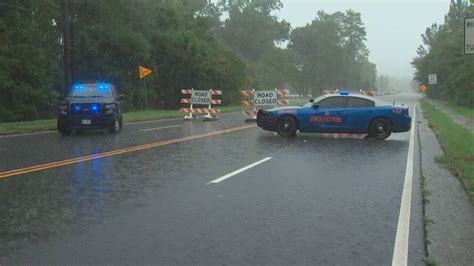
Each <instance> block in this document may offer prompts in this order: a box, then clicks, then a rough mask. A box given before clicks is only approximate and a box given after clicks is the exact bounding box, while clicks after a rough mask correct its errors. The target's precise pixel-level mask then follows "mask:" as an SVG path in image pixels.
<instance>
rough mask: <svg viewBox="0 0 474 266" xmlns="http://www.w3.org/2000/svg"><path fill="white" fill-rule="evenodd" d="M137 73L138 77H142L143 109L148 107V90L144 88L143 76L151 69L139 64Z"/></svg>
mask: <svg viewBox="0 0 474 266" xmlns="http://www.w3.org/2000/svg"><path fill="white" fill-rule="evenodd" d="M138 74H139V75H140V79H143V83H144V86H145V109H148V90H147V89H146V80H145V79H144V78H145V77H146V76H148V75H150V74H151V70H150V69H148V68H146V67H143V66H139V67H138Z"/></svg>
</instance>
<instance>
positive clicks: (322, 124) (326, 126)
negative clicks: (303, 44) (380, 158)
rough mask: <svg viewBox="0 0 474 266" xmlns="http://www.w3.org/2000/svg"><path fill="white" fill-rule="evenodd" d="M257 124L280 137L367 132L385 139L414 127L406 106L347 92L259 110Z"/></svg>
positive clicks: (377, 137) (374, 136)
mask: <svg viewBox="0 0 474 266" xmlns="http://www.w3.org/2000/svg"><path fill="white" fill-rule="evenodd" d="M257 125H258V126H259V127H261V128H263V129H264V130H268V131H276V132H278V134H279V135H280V136H284V137H290V136H295V135H296V131H297V130H299V131H300V132H313V133H353V134H368V136H369V137H373V138H376V139H386V138H388V137H389V136H390V135H391V134H392V132H393V133H396V132H406V131H409V130H410V127H411V117H410V115H409V112H408V107H407V106H403V105H402V106H399V105H394V104H393V105H392V104H389V103H386V102H383V101H380V100H378V99H376V98H373V97H368V96H363V95H354V94H350V93H348V92H341V93H339V94H328V95H322V96H320V97H318V98H316V99H314V100H312V99H311V100H310V102H309V103H307V104H305V105H303V106H301V107H297V106H295V107H281V108H275V109H270V110H259V111H258V114H257Z"/></svg>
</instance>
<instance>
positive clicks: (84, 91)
mask: <svg viewBox="0 0 474 266" xmlns="http://www.w3.org/2000/svg"><path fill="white" fill-rule="evenodd" d="M69 96H70V97H75V98H84V97H112V89H111V87H110V85H99V84H85V85H76V86H73V88H72V89H71V92H70V93H69Z"/></svg>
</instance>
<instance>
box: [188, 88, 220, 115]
mask: <svg viewBox="0 0 474 266" xmlns="http://www.w3.org/2000/svg"><path fill="white" fill-rule="evenodd" d="M181 94H182V95H183V98H181V100H180V102H181V108H180V109H179V110H180V112H183V113H188V115H185V116H184V119H188V120H191V119H194V116H193V113H198V114H206V115H204V117H203V118H204V119H206V120H214V119H215V118H216V117H215V114H218V113H220V112H221V109H218V108H212V105H221V103H222V100H221V99H216V98H214V97H217V96H221V95H222V90H220V89H210V90H194V89H182V90H181ZM185 95H186V96H187V95H190V97H189V98H184V96H185ZM187 104H189V107H183V105H187ZM195 105H198V106H204V105H207V108H204V107H197V108H196V107H195Z"/></svg>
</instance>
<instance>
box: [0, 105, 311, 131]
mask: <svg viewBox="0 0 474 266" xmlns="http://www.w3.org/2000/svg"><path fill="white" fill-rule="evenodd" d="M289 100H290V105H292V106H295V105H296V106H299V105H303V104H305V103H307V102H308V100H309V98H308V99H306V98H290V99H289ZM220 109H221V112H222V113H229V112H238V111H243V110H250V109H252V106H241V105H230V106H222V107H220ZM182 116H184V113H180V112H179V111H178V110H143V111H131V112H126V113H124V114H123V119H124V122H136V121H149V120H159V119H168V118H178V117H182ZM55 129H56V119H43V120H35V121H23V122H9V123H0V134H16V133H33V132H41V131H48V130H55Z"/></svg>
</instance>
